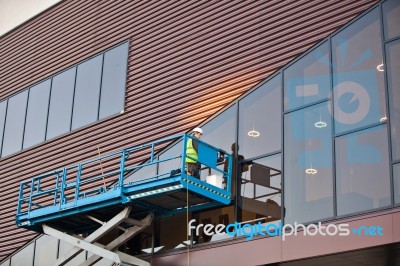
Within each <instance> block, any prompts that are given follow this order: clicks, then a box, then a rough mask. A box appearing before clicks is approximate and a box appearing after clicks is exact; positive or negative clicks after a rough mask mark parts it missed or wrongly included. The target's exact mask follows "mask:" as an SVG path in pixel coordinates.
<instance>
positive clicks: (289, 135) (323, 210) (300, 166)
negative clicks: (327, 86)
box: [284, 102, 333, 223]
mask: <svg viewBox="0 0 400 266" xmlns="http://www.w3.org/2000/svg"><path fill="white" fill-rule="evenodd" d="M328 108H329V104H328V103H327V102H325V103H321V104H317V105H313V106H310V107H308V108H305V109H301V110H298V111H295V112H292V113H289V114H286V115H285V118H284V123H285V124H284V128H285V133H284V140H285V143H284V152H285V156H284V167H285V171H284V173H285V175H284V178H285V183H284V184H285V186H284V187H285V197H284V199H285V207H286V216H285V218H286V222H287V223H293V222H296V221H297V222H310V221H315V220H319V219H324V218H327V217H331V216H333V179H332V123H331V115H330V111H329V109H328Z"/></svg>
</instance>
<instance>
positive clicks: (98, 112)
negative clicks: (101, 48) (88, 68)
mask: <svg viewBox="0 0 400 266" xmlns="http://www.w3.org/2000/svg"><path fill="white" fill-rule="evenodd" d="M105 54H106V53H105V52H104V53H103V54H102V55H101V70H100V88H99V100H98V103H99V104H98V106H97V119H96V121H99V119H100V105H101V91H102V90H103V74H104V61H105V60H104V57H105Z"/></svg>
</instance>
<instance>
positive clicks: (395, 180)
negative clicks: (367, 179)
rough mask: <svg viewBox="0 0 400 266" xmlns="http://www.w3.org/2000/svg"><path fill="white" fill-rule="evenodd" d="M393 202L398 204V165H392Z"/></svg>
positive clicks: (399, 195) (399, 181) (399, 199)
mask: <svg viewBox="0 0 400 266" xmlns="http://www.w3.org/2000/svg"><path fill="white" fill-rule="evenodd" d="M393 179H394V202H395V204H399V203H400V163H398V164H394V165H393Z"/></svg>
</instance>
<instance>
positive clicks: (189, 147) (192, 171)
mask: <svg viewBox="0 0 400 266" xmlns="http://www.w3.org/2000/svg"><path fill="white" fill-rule="evenodd" d="M192 134H193V137H194V138H193V139H192V138H189V139H188V141H187V144H186V156H190V158H188V157H186V160H185V163H186V169H187V172H188V174H189V175H191V176H193V177H196V178H198V179H200V168H201V164H200V163H199V162H198V161H197V159H198V150H199V143H198V141H196V139H200V138H201V135H203V130H202V129H201V128H199V127H196V128H195V129H193V131H192Z"/></svg>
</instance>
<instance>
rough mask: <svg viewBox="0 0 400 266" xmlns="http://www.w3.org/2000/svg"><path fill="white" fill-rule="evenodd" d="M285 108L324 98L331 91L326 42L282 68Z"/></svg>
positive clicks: (288, 108)
mask: <svg viewBox="0 0 400 266" xmlns="http://www.w3.org/2000/svg"><path fill="white" fill-rule="evenodd" d="M284 81H285V90H284V93H285V98H284V100H285V103H284V104H285V110H290V109H293V108H297V107H301V106H304V105H306V104H309V103H313V102H316V101H318V100H322V99H326V98H328V97H329V94H330V92H331V90H330V88H331V85H330V62H329V45H328V42H325V43H323V44H321V45H320V46H319V47H317V48H315V50H313V51H311V52H310V53H308V54H306V55H305V56H304V57H302V58H301V59H299V60H298V61H296V62H295V63H294V64H293V65H291V66H289V67H288V68H287V69H285V70H284Z"/></svg>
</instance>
